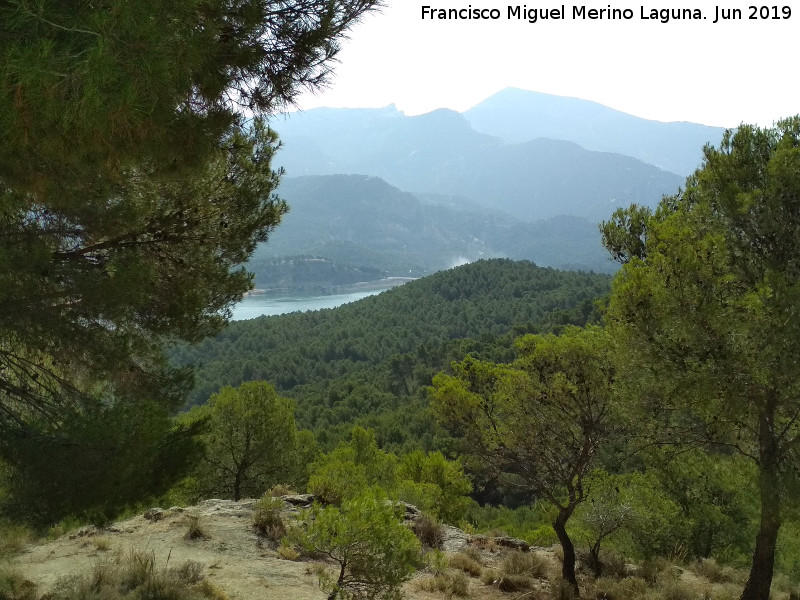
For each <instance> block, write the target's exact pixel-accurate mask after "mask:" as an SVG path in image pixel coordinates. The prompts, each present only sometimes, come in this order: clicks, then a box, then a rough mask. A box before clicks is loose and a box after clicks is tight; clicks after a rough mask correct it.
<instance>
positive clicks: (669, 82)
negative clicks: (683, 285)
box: [298, 0, 800, 127]
mask: <svg viewBox="0 0 800 600" xmlns="http://www.w3.org/2000/svg"><path fill="white" fill-rule="evenodd" d="M578 1H579V2H580V0H578ZM750 1H751V2H752V1H753V0H750ZM778 1H780V0H778ZM423 6H430V7H431V8H432V9H439V8H444V9H469V8H472V9H497V10H498V11H499V13H500V15H501V18H499V19H496V20H491V19H484V20H475V19H473V20H441V19H430V18H426V19H424V20H423V18H422V12H423V10H422V9H423ZM509 6H512V7H517V6H521V7H523V8H524V9H534V8H536V9H540V10H541V9H560V8H561V7H562V6H563V7H564V13H565V14H564V18H562V19H560V20H554V19H549V20H542V19H539V20H538V21H537V22H535V23H529V22H528V20H525V19H518V18H514V17H511V18H509V16H508V7H509ZM581 6H584V5H583V4H576V3H573V4H563V5H562V4H555V3H551V2H549V0H528V2H527V4H513V3H512V4H507V3H504V2H499V1H497V0H484V1H481V0H441V3H439V4H437V3H436V1H435V0H386V2H385V6H384V7H383V9H382V10H381V11H380V12H374V13H370V14H368V15H367V16H365V17H364V18H363V20H362V21H361V22H359V23H358V24H357V25H356V26H355V27H354V28H353V29H352V30H351V32H350V38H349V39H348V40H345V41H344V42H343V44H342V50H341V52H340V54H339V57H338V58H339V64H338V65H336V67H335V73H334V75H333V77H332V79H331V81H330V85H329V87H328V88H327V89H325V90H323V91H321V92H317V93H315V94H304V95H303V96H301V98H300V99H299V103H298V106H299V108H300V109H303V110H307V109H311V108H315V107H319V106H328V107H337V108H338V107H383V106H387V105H389V104H395V105H396V106H397V108H399V109H400V110H402V111H404V112H405V113H406V114H408V115H415V114H422V113H425V112H429V111H431V110H435V109H437V108H450V109H453V110H457V111H459V112H461V111H464V110H467V109H468V108H470V107H472V106H474V105H476V104H478V103H479V102H481V101H482V100H484V99H486V98H488V97H489V96H491V95H492V94H494V93H496V92H498V91H500V90H502V89H504V88H506V87H517V88H522V89H526V90H532V91H537V92H544V93H548V94H556V95H561V96H571V97H576V98H583V99H586V100H593V101H595V102H599V103H601V104H604V105H606V106H610V107H612V108H615V109H617V110H621V111H624V112H627V113H630V114H633V115H636V116H639V117H644V118H648V119H655V120H659V121H691V122H695V123H703V124H706V125H716V126H723V127H734V126H736V125H739V124H740V123H755V124H758V125H761V126H769V125H771V124H772V123H773V122H774V121H776V120H777V119H780V118H783V117H787V116H790V115H794V114H798V113H800V76H798V73H797V65H796V59H797V43H798V40H800V0H791V1H788V2H786V1H784V2H783V3H782V4H769V5H766V4H765V5H763V6H765V7H766V9H764V10H763V11H762V10H761V9H760V7H761V6H762V5H755V6H756V13H757V14H758V13H759V12H764V14H765V15H766V14H769V16H772V15H773V14H774V13H775V11H776V10H777V14H778V15H779V16H780V17H783V16H784V15H786V14H787V13H791V16H790V17H789V18H788V19H785V18H779V19H771V18H769V19H760V18H759V19H749V18H748V17H749V16H750V15H751V13H752V12H753V9H750V8H748V7H749V6H752V5H751V4H748V3H747V2H739V1H736V0H734V1H733V2H730V1H725V2H724V3H723V4H721V5H719V8H720V9H722V10H723V11H729V12H730V14H731V15H732V16H735V15H736V12H735V10H736V9H738V10H739V11H740V14H741V17H742V18H741V19H733V20H720V21H719V22H717V23H714V22H713V21H714V19H715V18H716V14H717V6H718V5H717V4H716V3H715V2H709V1H707V0H661V3H660V4H658V3H656V4H637V3H635V2H621V3H614V4H609V3H607V2H605V3H604V2H591V0H590V3H589V4H585V7H586V9H587V10H588V9H591V8H595V9H600V8H609V7H610V8H612V9H630V10H631V11H632V14H633V18H631V19H614V20H608V19H595V20H592V19H580V18H578V19H575V18H573V11H574V9H575V7H581ZM670 7H677V8H688V9H697V10H700V11H701V14H702V16H704V17H706V18H705V19H692V20H688V19H682V20H675V19H670V20H669V22H666V23H662V22H661V20H660V19H642V11H644V13H645V15H647V16H649V15H650V11H651V10H652V9H656V10H660V9H662V8H667V9H669V8H670ZM772 7H777V9H775V8H772ZM784 7H785V8H786V9H788V10H785V9H784ZM629 14H630V13H629Z"/></svg>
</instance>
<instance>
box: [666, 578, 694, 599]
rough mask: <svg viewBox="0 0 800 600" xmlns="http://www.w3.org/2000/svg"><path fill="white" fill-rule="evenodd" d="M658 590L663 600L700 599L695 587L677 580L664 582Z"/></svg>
mask: <svg viewBox="0 0 800 600" xmlns="http://www.w3.org/2000/svg"><path fill="white" fill-rule="evenodd" d="M658 590H659V592H660V594H661V597H662V598H663V600H697V598H699V597H701V595H700V593H699V592H698V590H697V589H696V587H695V586H692V585H691V584H689V583H686V582H683V581H679V580H677V579H668V580H664V581H663V582H662V583H661V585H660V586H659V588H658Z"/></svg>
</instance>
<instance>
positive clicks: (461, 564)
mask: <svg viewBox="0 0 800 600" xmlns="http://www.w3.org/2000/svg"><path fill="white" fill-rule="evenodd" d="M450 566H451V567H453V568H455V569H460V570H461V571H464V572H465V573H467V574H468V575H470V576H471V577H480V576H481V573H482V572H483V565H482V564H481V563H480V562H478V561H477V560H476V559H475V558H474V557H472V556H470V555H469V554H467V553H466V552H459V553H458V554H454V555H452V556H451V557H450Z"/></svg>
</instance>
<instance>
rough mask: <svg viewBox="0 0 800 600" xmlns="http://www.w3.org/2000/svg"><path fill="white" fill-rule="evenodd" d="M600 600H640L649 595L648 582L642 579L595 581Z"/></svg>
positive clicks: (605, 579)
mask: <svg viewBox="0 0 800 600" xmlns="http://www.w3.org/2000/svg"><path fill="white" fill-rule="evenodd" d="M595 588H596V589H597V598H598V600H640V599H641V598H644V597H645V595H646V594H647V582H646V581H645V580H644V579H642V578H641V577H626V578H624V579H620V580H616V579H613V578H611V577H600V578H599V579H597V581H595Z"/></svg>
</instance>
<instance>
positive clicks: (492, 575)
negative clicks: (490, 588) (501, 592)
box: [481, 569, 502, 585]
mask: <svg viewBox="0 0 800 600" xmlns="http://www.w3.org/2000/svg"><path fill="white" fill-rule="evenodd" d="M501 577H502V575H501V574H500V571H498V570H497V569H484V570H483V573H481V582H482V583H484V584H486V585H494V584H495V583H497V582H499V581H500V578H501Z"/></svg>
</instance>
